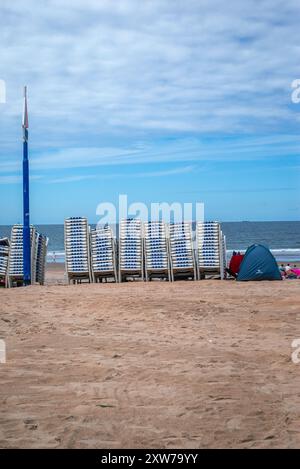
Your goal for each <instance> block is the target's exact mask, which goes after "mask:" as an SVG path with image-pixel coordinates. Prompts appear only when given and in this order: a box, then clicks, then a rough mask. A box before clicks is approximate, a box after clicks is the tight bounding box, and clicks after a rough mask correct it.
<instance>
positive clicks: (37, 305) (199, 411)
mask: <svg viewBox="0 0 300 469" xmlns="http://www.w3.org/2000/svg"><path fill="white" fill-rule="evenodd" d="M62 268H63V267H62V266H60V265H58V266H55V267H52V268H51V269H50V270H49V272H48V276H47V282H48V285H46V286H44V287H40V286H31V287H27V288H15V289H10V290H4V289H1V291H0V296H1V305H0V313H1V314H0V337H1V338H4V339H5V341H6V346H7V363H6V364H1V365H0V380H1V387H0V401H1V406H0V447H1V448H42V447H46V448H104V447H106V448H116V447H123V448H129V447H133V448H147V447H153V448H154V447H156V448H175V447H178V448H194V447H195V448H215V447H230V448H231V447H235V448H279V447H286V448H288V447H298V448H299V447H300V392H299V389H300V364H299V365H296V364H294V363H293V362H292V361H291V353H292V348H291V342H292V340H293V339H295V338H300V309H299V304H300V289H299V285H300V284H299V282H298V281H283V282H258V283H255V282H252V283H236V282H234V281H223V282H221V281H201V282H176V283H174V284H169V283H164V282H152V283H148V284H145V283H138V282H136V283H125V284H97V285H95V284H92V285H88V284H83V285H76V286H73V285H72V286H67V285H63V282H64V280H63V273H62Z"/></svg>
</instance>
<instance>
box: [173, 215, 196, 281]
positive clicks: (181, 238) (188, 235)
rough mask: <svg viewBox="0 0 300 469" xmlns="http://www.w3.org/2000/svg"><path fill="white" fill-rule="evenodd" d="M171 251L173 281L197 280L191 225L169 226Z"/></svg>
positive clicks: (174, 224) (176, 224)
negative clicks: (177, 279) (181, 279)
mask: <svg viewBox="0 0 300 469" xmlns="http://www.w3.org/2000/svg"><path fill="white" fill-rule="evenodd" d="M169 246H170V247H169V250H170V263H171V276H172V280H174V279H176V278H192V279H193V280H196V279H197V271H196V263H195V255H194V247H193V236H192V226H191V223H188V222H182V223H171V224H170V225H169Z"/></svg>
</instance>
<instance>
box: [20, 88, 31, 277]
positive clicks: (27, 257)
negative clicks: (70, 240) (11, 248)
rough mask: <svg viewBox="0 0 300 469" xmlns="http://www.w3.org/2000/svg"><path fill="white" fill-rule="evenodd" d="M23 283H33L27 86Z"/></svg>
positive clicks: (24, 147) (25, 95) (24, 151)
mask: <svg viewBox="0 0 300 469" xmlns="http://www.w3.org/2000/svg"><path fill="white" fill-rule="evenodd" d="M22 127H23V284H24V285H30V284H31V239H30V217H29V161H28V111H27V87H26V86H25V87H24V116H23V126H22Z"/></svg>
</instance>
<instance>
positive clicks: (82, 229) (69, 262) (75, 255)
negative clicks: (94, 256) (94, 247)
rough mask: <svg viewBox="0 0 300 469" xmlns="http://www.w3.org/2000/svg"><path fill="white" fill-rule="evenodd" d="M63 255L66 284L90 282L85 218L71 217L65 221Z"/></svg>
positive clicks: (88, 246) (87, 235) (88, 245)
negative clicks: (64, 258) (64, 256)
mask: <svg viewBox="0 0 300 469" xmlns="http://www.w3.org/2000/svg"><path fill="white" fill-rule="evenodd" d="M64 229H65V255H66V274H67V278H68V282H69V283H70V282H71V281H72V282H73V283H81V281H82V280H88V281H89V282H90V281H91V266H90V241H89V239H90V235H89V231H90V230H89V226H88V221H87V219H86V218H83V217H71V218H67V219H66V220H65V227H64Z"/></svg>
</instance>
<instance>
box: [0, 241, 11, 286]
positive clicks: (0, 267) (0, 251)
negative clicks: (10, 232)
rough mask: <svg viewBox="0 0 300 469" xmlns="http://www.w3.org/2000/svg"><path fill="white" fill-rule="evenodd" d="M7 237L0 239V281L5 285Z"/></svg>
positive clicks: (7, 256) (7, 254) (7, 252)
mask: <svg viewBox="0 0 300 469" xmlns="http://www.w3.org/2000/svg"><path fill="white" fill-rule="evenodd" d="M9 245H10V243H9V239H8V238H1V239H0V281H1V282H2V283H3V284H4V285H5V286H7V269H8V258H9Z"/></svg>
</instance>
